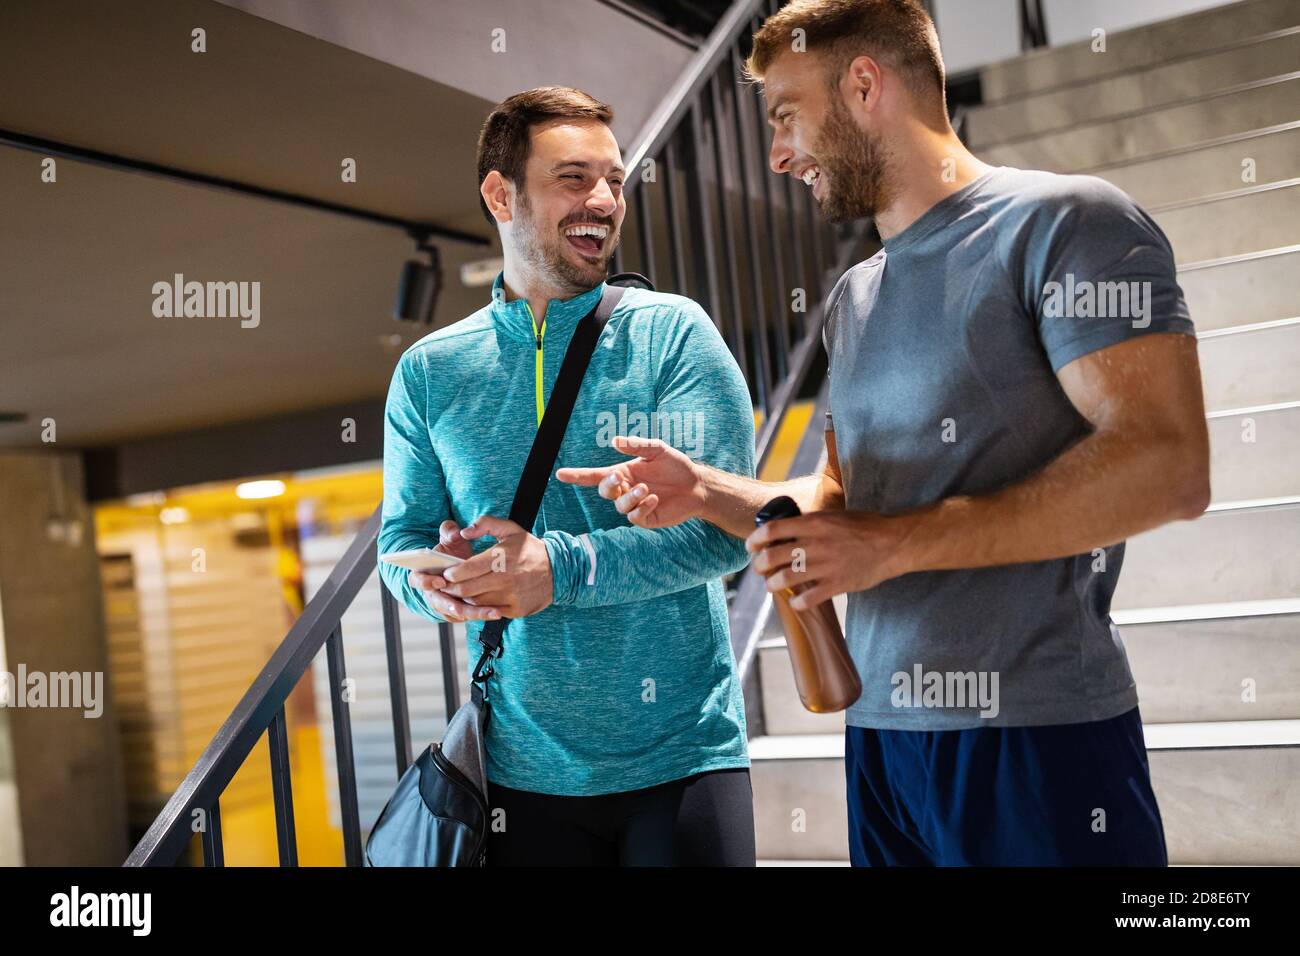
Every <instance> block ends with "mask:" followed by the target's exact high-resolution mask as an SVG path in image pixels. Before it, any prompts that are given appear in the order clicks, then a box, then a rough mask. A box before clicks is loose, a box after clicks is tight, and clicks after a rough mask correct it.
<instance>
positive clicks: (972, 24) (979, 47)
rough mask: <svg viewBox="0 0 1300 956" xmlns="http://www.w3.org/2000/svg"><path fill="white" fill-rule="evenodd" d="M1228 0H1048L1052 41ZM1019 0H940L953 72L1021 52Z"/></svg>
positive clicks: (938, 20) (942, 34)
mask: <svg viewBox="0 0 1300 956" xmlns="http://www.w3.org/2000/svg"><path fill="white" fill-rule="evenodd" d="M1223 3H1224V0H1137V2H1135V0H1043V18H1044V19H1045V20H1046V21H1047V38H1048V40H1050V41H1051V45H1052V46H1063V45H1065V44H1067V43H1073V42H1075V41H1077V40H1086V39H1088V38H1089V37H1090V36H1091V35H1092V31H1093V30H1094V29H1096V28H1097V27H1103V28H1104V29H1105V30H1106V31H1107V33H1113V32H1114V31H1116V30H1126V29H1128V28H1129V27H1134V26H1139V25H1140V24H1143V23H1154V22H1155V21H1157V20H1169V19H1172V18H1174V17H1180V16H1183V15H1184V14H1188V13H1194V12H1195V11H1197V10H1204V9H1206V8H1208V7H1217V6H1222V5H1223ZM1018 6H1019V4H1018V0H935V4H934V9H935V25H936V26H937V27H938V29H939V42H940V43H941V45H942V46H943V57H944V63H945V64H946V66H947V68H948V72H949V73H961V72H964V71H966V70H972V69H975V68H977V67H980V66H984V65H986V64H988V63H996V62H997V61H999V60H1006V59H1009V58H1011V57H1014V56H1018V55H1019V54H1020V25H1019V21H1018V19H1017V14H1016V10H1017V7H1018Z"/></svg>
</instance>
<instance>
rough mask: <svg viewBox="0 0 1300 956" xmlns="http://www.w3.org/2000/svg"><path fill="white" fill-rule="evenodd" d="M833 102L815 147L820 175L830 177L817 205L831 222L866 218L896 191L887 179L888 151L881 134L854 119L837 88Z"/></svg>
mask: <svg viewBox="0 0 1300 956" xmlns="http://www.w3.org/2000/svg"><path fill="white" fill-rule="evenodd" d="M830 101H831V106H830V109H829V110H828V111H827V114H826V120H825V122H824V123H823V124H822V129H821V135H820V136H819V137H818V138H817V143H816V145H815V147H814V149H813V155H815V156H816V157H817V165H818V167H819V168H820V169H821V174H822V175H823V176H826V177H827V181H826V188H825V193H824V195H823V196H822V198H821V199H819V200H818V201H817V205H818V208H820V209H821V211H822V215H823V216H825V217H826V218H827V220H829V221H830V222H837V223H838V222H849V221H851V220H854V219H866V218H868V217H871V216H874V215H876V213H877V212H879V211H880V209H881V208H883V207H884V206H886V205H888V200H889V198H890V196H891V195H892V193H893V189H892V187H891V185H890V183H889V182H888V180H887V178H886V168H885V166H886V150H885V148H884V145H883V144H882V143H881V141H880V137H879V135H878V134H875V133H869V132H867V131H866V130H863V129H860V128H859V127H858V125H857V124H856V123H854V122H853V117H852V116H851V115H850V114H849V110H848V107H846V106H845V105H844V102H843V100H841V99H840V96H839V92H838V90H836V91H833V92H832V95H831V97H830Z"/></svg>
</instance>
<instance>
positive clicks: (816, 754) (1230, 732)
mask: <svg viewBox="0 0 1300 956" xmlns="http://www.w3.org/2000/svg"><path fill="white" fill-rule="evenodd" d="M1142 733H1143V736H1144V737H1145V738H1146V743H1147V750H1218V749H1225V748H1239V747H1297V746H1300V720H1221V721H1195V722H1188V723H1175V724H1143V726H1142ZM749 758H750V760H842V759H843V758H844V735H843V734H771V735H766V736H762V737H755V738H753V739H752V740H750V741H749Z"/></svg>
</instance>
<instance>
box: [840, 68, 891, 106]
mask: <svg viewBox="0 0 1300 956" xmlns="http://www.w3.org/2000/svg"><path fill="white" fill-rule="evenodd" d="M881 78H882V74H881V69H880V64H879V63H878V62H877V61H876V60H874V59H873V58H872V57H869V56H866V55H863V56H859V57H854V59H853V61H852V62H851V63H849V66H848V69H847V70H846V71H845V74H844V78H843V81H842V83H841V89H842V90H843V91H844V92H845V93H846V94H847V95H848V99H849V102H850V103H852V104H853V105H855V106H857V107H859V108H862V109H865V110H868V111H870V110H874V109H875V108H876V104H877V103H878V102H880V91H881V82H880V81H881Z"/></svg>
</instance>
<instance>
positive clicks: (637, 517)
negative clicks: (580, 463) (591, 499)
mask: <svg viewBox="0 0 1300 956" xmlns="http://www.w3.org/2000/svg"><path fill="white" fill-rule="evenodd" d="M613 444H614V448H616V449H617V450H618V451H620V452H622V453H623V454H625V455H631V456H633V457H632V458H631V459H630V460H628V461H624V462H620V463H619V464H617V465H608V466H606V467H604V468H561V469H559V470H558V471H557V472H556V473H555V477H556V478H558V479H560V481H563V482H566V483H568V484H571V485H583V486H587V487H591V486H593V485H594V486H595V487H596V490H597V491H598V492H599V494H600V496H601V497H602V498H606V499H608V500H610V501H612V502H614V507H616V508H617V509H618V511H619V513H620V514H624V515H627V520H628V521H630V522H631V523H632V524H634V525H636V526H637V527H640V528H668V527H672V526H673V525H678V524H681V523H682V522H683V521H689V520H690V519H691V518H697V517H699V516H700V515H701V514H702V513H703V510H704V484H703V482H702V481H701V480H700V472H699V466H698V465H697V464H696V463H695V462H693V461H691V459H690V458H688V457H686V455H685V454H683V453H682V452H680V451H678V450H677V449H676V448H673V447H672V446H671V445H669V444H667V443H665V442H663V441H661V440H660V439H658V438H627V437H624V436H622V435H620V436H618V437H617V438H615V439H614V442H613Z"/></svg>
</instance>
